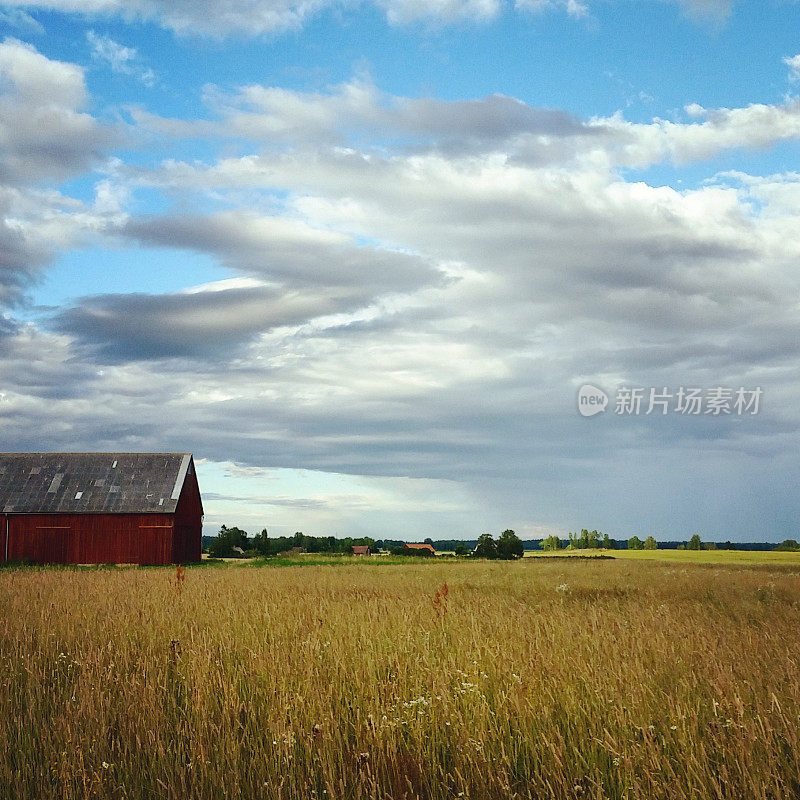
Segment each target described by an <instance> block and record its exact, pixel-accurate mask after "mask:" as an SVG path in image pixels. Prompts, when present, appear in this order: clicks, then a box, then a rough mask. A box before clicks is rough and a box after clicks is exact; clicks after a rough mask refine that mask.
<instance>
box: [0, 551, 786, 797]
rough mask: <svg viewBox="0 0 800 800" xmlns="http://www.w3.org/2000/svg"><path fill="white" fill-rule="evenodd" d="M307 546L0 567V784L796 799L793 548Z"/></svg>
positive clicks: (52, 791)
mask: <svg viewBox="0 0 800 800" xmlns="http://www.w3.org/2000/svg"><path fill="white" fill-rule="evenodd" d="M641 552H642V553H645V552H646V551H641ZM698 555H702V553H701V554H698ZM298 560H300V559H298ZM317 560H318V562H319V563H314V564H308V565H305V566H299V565H289V566H286V567H285V568H280V569H276V568H273V567H271V566H265V567H255V566H250V565H230V564H223V565H211V566H203V567H197V568H188V569H186V570H185V571H176V570H175V568H171V569H163V568H155V569H133V568H132V569H102V568H101V569H76V568H61V569H55V568H48V569H35V568H24V569H4V570H2V571H0V603H1V604H2V617H1V619H2V621H1V622H0V630H1V631H2V634H1V635H0V736H1V737H2V745H3V747H2V754H0V797H3V798H8V799H9V800H31V798H36V800H48V799H49V798H58V799H59V800H61V798H68V799H72V798H76V799H77V798H148V799H149V798H175V800H178V799H179V798H180V800H185V799H189V798H197V799H198V800H200V798H202V799H203V800H208V799H210V798H223V797H229V798H259V797H263V798H271V799H272V798H282V799H283V798H285V800H311V799H312V798H313V799H314V800H323V798H324V799H326V800H333V799H334V798H353V800H355V798H392V799H394V798H398V799H399V798H409V800H410V798H430V799H431V800H439V799H440V798H441V799H442V800H443V799H444V798H453V799H456V798H473V799H474V800H489V798H492V799H493V798H563V799H564V800H566V799H567V798H595V799H596V800H600V799H601V798H613V799H614V800H621V799H622V798H628V799H629V800H633V799H634V798H640V799H641V800H656V799H658V798H664V800H674V798H692V799H693V800H702V799H704V798H730V799H731V800H734V798H735V800H741V798H748V799H753V800H756V799H757V798H760V799H761V800H779V799H780V798H787V799H788V798H797V797H800V669H798V667H799V666H800V580H798V578H800V566H798V565H797V564H796V563H795V564H785V565H780V564H766V565H750V566H747V567H743V566H737V565H714V564H688V563H686V564H680V563H678V564H673V563H668V562H659V561H632V560H625V559H618V558H615V559H613V560H611V559H609V560H579V559H578V560H567V559H558V560H548V559H547V558H535V559H534V558H526V559H520V560H518V561H510V562H501V561H492V562H485V561H479V560H471V559H470V560H457V559H441V560H440V559H428V560H427V562H422V561H419V562H417V561H416V560H413V559H407V560H405V561H404V562H403V563H391V562H389V561H381V560H380V559H371V560H370V559H347V560H346V565H345V563H343V561H344V560H343V559H341V558H340V559H336V560H334V561H332V562H331V563H324V562H322V561H321V560H320V559H319V558H317ZM277 563H282V562H277ZM286 563H288V562H286Z"/></svg>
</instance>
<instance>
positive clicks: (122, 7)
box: [7, 0, 733, 37]
mask: <svg viewBox="0 0 800 800" xmlns="http://www.w3.org/2000/svg"><path fill="white" fill-rule="evenodd" d="M371 1H372V2H373V3H374V4H375V5H376V6H378V7H379V8H381V9H382V10H383V11H384V12H385V14H386V17H387V19H388V20H389V22H391V23H393V24H406V23H409V22H414V21H417V20H430V21H438V22H442V23H450V22H459V21H463V20H472V21H476V22H483V21H486V20H488V19H492V18H494V17H496V16H497V15H498V14H499V13H501V11H502V9H503V8H504V3H503V1H502V0H371ZM597 1H598V0H515V3H514V6H515V7H516V8H517V9H520V10H526V11H544V10H552V9H559V8H560V9H563V10H564V11H566V13H568V14H569V15H570V16H572V17H575V18H583V17H586V16H587V15H588V14H589V12H590V11H591V9H592V7H593V6H594V5H597ZM651 1H652V2H656V1H660V0H651ZM670 1H671V2H673V3H675V4H676V5H678V6H679V7H680V8H681V9H683V10H684V11H685V12H686V13H687V14H689V15H690V16H693V17H699V18H706V19H715V20H719V19H724V18H725V17H726V16H727V15H728V14H729V12H730V10H731V7H732V4H733V0H670ZM7 5H8V6H9V7H15V8H42V9H48V10H54V11H62V12H66V13H77V14H84V15H93V16H96V15H107V16H112V15H113V16H120V17H123V18H125V19H131V18H134V19H144V20H154V21H155V22H157V23H158V24H160V25H162V26H163V27H165V28H168V29H170V30H172V31H175V32H176V33H178V34H181V35H194V34H200V35H204V36H213V37H218V36H225V35H228V34H239V35H245V36H260V35H263V34H270V33H274V32H276V31H284V30H291V29H295V28H299V27H301V26H302V25H304V24H305V23H306V22H307V21H308V20H309V19H311V18H312V17H313V16H314V15H315V14H317V13H318V12H320V11H321V10H323V9H325V8H331V7H337V6H341V5H344V6H346V7H347V6H349V7H350V8H351V9H357V7H358V4H357V3H356V2H355V0H344V2H343V3H340V2H338V0H210V2H205V3H197V2H195V1H194V0H9V2H7ZM509 5H510V2H509Z"/></svg>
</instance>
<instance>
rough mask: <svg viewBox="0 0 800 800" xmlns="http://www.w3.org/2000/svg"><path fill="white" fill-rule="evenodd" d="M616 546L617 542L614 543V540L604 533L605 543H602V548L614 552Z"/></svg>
mask: <svg viewBox="0 0 800 800" xmlns="http://www.w3.org/2000/svg"><path fill="white" fill-rule="evenodd" d="M615 546H616V542H614V540H613V539H612V538H611V537H610V536H609V535H608V534H607V533H604V534H603V541H602V542H600V547H602V548H603V550H613V549H614V548H615Z"/></svg>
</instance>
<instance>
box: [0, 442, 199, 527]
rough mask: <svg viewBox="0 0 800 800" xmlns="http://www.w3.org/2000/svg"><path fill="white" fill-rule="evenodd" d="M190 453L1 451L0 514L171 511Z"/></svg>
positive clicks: (190, 462)
mask: <svg viewBox="0 0 800 800" xmlns="http://www.w3.org/2000/svg"><path fill="white" fill-rule="evenodd" d="M193 471H194V462H193V460H192V454H191V453H0V513H15V514H25V513H28V514H113V513H117V514H149V513H153V514H159V513H160V514H171V513H173V512H174V511H175V509H176V507H177V505H178V498H179V497H180V493H181V489H182V488H183V483H184V480H185V479H186V475H187V474H191V473H192V472H193Z"/></svg>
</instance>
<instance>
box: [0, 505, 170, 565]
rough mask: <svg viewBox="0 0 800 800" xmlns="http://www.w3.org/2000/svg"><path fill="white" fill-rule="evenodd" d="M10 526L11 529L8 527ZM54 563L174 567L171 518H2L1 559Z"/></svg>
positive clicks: (130, 515) (138, 516) (105, 516)
mask: <svg viewBox="0 0 800 800" xmlns="http://www.w3.org/2000/svg"><path fill="white" fill-rule="evenodd" d="M6 524H8V528H6ZM6 530H7V531H8V559H9V560H10V561H19V560H26V561H35V562H39V563H45V564H47V563H49V564H170V563H172V560H173V540H174V536H173V532H174V523H173V519H172V515H171V514H21V515H19V516H15V515H13V514H10V515H8V516H7V517H5V516H2V515H0V559H2V560H5V557H6Z"/></svg>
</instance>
